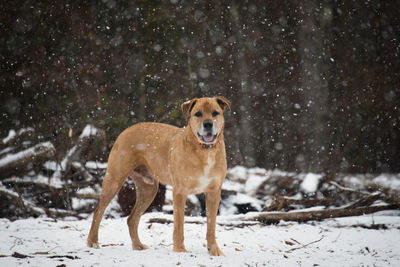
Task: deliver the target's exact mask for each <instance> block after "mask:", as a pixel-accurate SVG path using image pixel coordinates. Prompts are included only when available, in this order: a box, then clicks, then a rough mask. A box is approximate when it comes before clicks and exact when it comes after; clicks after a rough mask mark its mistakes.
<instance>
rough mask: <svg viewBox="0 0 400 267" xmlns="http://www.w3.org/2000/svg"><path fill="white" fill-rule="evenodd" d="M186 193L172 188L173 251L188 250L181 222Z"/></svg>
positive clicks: (183, 215)
mask: <svg viewBox="0 0 400 267" xmlns="http://www.w3.org/2000/svg"><path fill="white" fill-rule="evenodd" d="M186 198H187V195H185V194H182V193H178V192H176V191H175V190H173V205H174V236H173V239H174V251H175V252H188V251H187V250H186V248H185V244H184V234H183V223H184V219H185V204H186Z"/></svg>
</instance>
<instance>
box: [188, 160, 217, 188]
mask: <svg viewBox="0 0 400 267" xmlns="http://www.w3.org/2000/svg"><path fill="white" fill-rule="evenodd" d="M214 165H215V162H214V160H213V159H212V158H211V157H208V158H207V161H206V164H204V165H203V168H202V169H201V168H200V170H199V172H198V173H197V174H195V175H194V177H193V176H192V178H191V179H190V180H191V181H192V182H193V183H192V186H191V188H192V191H193V193H194V194H199V193H202V192H205V191H207V188H208V187H210V186H212V185H213V184H215V183H216V182H217V181H218V178H217V177H215V173H213V169H214Z"/></svg>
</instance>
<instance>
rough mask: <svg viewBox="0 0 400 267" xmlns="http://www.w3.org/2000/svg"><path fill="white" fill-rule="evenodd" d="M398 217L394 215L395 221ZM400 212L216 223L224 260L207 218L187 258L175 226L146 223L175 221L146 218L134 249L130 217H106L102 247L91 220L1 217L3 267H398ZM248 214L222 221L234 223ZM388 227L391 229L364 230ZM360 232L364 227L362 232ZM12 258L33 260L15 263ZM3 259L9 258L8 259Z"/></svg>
mask: <svg viewBox="0 0 400 267" xmlns="http://www.w3.org/2000/svg"><path fill="white" fill-rule="evenodd" d="M392 215H397V216H392ZM398 215H399V214H398V212H395V214H392V213H390V212H380V213H377V214H375V215H373V216H372V215H365V216H359V217H348V218H340V219H335V220H326V221H324V222H316V223H312V224H298V223H289V222H281V223H279V224H278V225H271V226H262V225H248V226H245V227H241V228H240V227H233V226H221V225H217V241H218V243H219V245H220V247H221V249H222V250H223V252H224V253H225V254H226V257H212V256H209V254H208V252H207V249H206V241H205V233H206V225H205V220H204V218H200V217H193V218H192V217H190V218H186V221H187V222H201V224H196V223H186V224H185V244H186V247H187V249H188V250H189V251H190V252H189V253H174V252H173V251H172V230H173V225H172V224H158V223H149V222H148V221H149V220H150V219H152V218H166V219H169V220H172V219H173V218H172V215H165V214H161V213H147V214H145V215H143V217H142V220H141V223H140V225H139V234H140V236H141V239H142V241H143V243H145V244H147V245H149V246H150V249H148V250H144V251H134V250H132V248H131V241H130V237H129V233H128V227H127V224H126V219H124V218H118V219H104V220H103V221H102V224H101V227H100V232H99V238H100V240H99V241H100V245H101V248H100V249H93V248H88V247H86V237H87V234H88V232H89V228H90V223H91V219H88V220H81V221H68V220H58V221H55V220H52V219H48V218H38V219H25V220H17V221H14V222H10V221H8V220H6V219H0V236H1V238H2V242H0V254H1V255H2V257H0V265H1V266H16V265H19V266H57V265H61V264H65V265H66V266H127V265H132V266H149V267H150V266H177V265H178V266H179V265H180V266H314V265H319V266H387V265H392V266H399V265H400V247H399V246H397V245H396V244H397V243H398V240H400V231H399V230H398V228H399V227H400V220H399V219H398V218H399V217H398ZM241 217H243V216H226V217H224V216H220V217H218V218H217V222H232V221H233V222H235V221H238V219H239V218H241ZM373 224H375V225H379V224H385V225H386V227H387V229H385V230H383V229H380V230H373V229H367V227H370V226H371V225H373ZM360 226H361V227H360ZM14 252H18V253H20V254H23V255H26V256H29V258H24V259H18V258H14V257H10V255H12V254H13V253H14ZM4 256H5V257H4Z"/></svg>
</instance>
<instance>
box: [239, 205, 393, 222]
mask: <svg viewBox="0 0 400 267" xmlns="http://www.w3.org/2000/svg"><path fill="white" fill-rule="evenodd" d="M382 210H400V205H396V204H394V205H384V206H372V207H362V208H352V209H349V208H347V207H345V208H335V209H326V210H310V211H296V212H270V213H259V214H257V215H254V216H246V217H243V218H242V220H244V221H258V222H260V223H262V224H276V223H279V222H280V221H293V222H299V223H303V222H308V221H322V220H325V219H332V218H340V217H350V216H360V215H364V214H370V213H374V212H378V211H382Z"/></svg>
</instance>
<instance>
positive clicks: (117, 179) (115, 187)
mask: <svg viewBox="0 0 400 267" xmlns="http://www.w3.org/2000/svg"><path fill="white" fill-rule="evenodd" d="M127 165H128V164H127ZM121 166H124V165H121ZM128 166H129V165H128ZM129 172H130V169H128V167H125V168H122V169H118V168H116V167H115V166H108V168H107V171H106V174H105V176H104V179H103V185H102V189H101V195H100V200H99V203H98V204H97V207H96V209H95V211H94V214H93V220H92V226H91V227H90V232H89V235H88V238H87V245H88V246H89V247H94V248H99V243H98V232H99V226H100V222H101V219H102V217H103V214H104V211H105V210H106V208H107V206H108V204H110V202H111V200H112V199H113V198H114V196H115V195H116V194H117V192H118V191H119V190H120V189H121V187H122V184H123V183H124V181H125V180H126V178H127V177H128V174H129Z"/></svg>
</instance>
